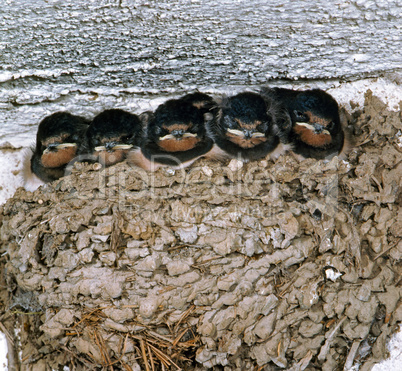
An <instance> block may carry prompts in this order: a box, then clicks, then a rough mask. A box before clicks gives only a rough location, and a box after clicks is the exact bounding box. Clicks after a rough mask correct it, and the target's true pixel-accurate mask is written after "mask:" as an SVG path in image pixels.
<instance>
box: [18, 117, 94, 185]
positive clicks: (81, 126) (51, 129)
mask: <svg viewBox="0 0 402 371" xmlns="http://www.w3.org/2000/svg"><path fill="white" fill-rule="evenodd" d="M88 124H89V122H88V121H87V120H86V119H84V118H82V117H79V116H75V115H72V114H70V113H68V112H56V113H53V114H52V115H50V116H47V117H45V118H44V119H43V120H42V121H41V122H40V123H39V126H38V131H37V134H36V145H35V147H34V148H32V152H33V154H32V156H27V158H26V160H25V161H24V168H23V178H24V187H25V189H27V190H28V191H34V190H35V189H36V188H38V187H39V186H40V185H43V184H44V183H48V182H52V181H54V180H56V179H59V178H61V177H62V176H63V175H64V173H65V170H66V166H67V165H68V164H69V163H70V162H71V161H73V159H74V158H75V157H76V156H77V154H78V153H79V152H80V151H82V148H85V147H86V141H85V131H86V129H87V128H88Z"/></svg>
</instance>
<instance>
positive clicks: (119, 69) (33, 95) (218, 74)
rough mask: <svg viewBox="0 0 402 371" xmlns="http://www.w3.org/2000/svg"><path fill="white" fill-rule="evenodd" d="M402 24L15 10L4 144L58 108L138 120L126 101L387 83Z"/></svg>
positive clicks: (338, 4) (350, 18) (254, 11)
mask: <svg viewBox="0 0 402 371" xmlns="http://www.w3.org/2000/svg"><path fill="white" fill-rule="evenodd" d="M4 2H5V4H4ZM401 15H402V2H401V1H400V0H391V1H380V0H377V1H367V0H357V1H335V2H329V1H326V0H319V1H315V2H311V1H307V0H299V1H292V0H285V1H281V2H279V1H271V2H267V1H265V0H251V1H233V0H221V1H201V0H199V1H197V0H192V1H190V0H181V1H180V0H179V1H178V0H176V1H166V0H165V1H159V0H149V1H145V0H138V1H133V0H131V1H130V0H120V1H118V0H113V1H112V0H108V1H101V0H99V1H88V0H65V1H55V0H49V1H43V0H42V1H31V0H20V1H13V0H5V1H3V4H2V6H1V8H0V25H1V26H0V30H1V34H0V35H1V41H0V86H1V89H0V120H1V121H2V122H3V126H2V128H0V142H2V140H1V139H2V138H3V139H4V137H5V136H7V134H9V133H10V132H13V131H17V132H24V131H25V132H27V133H30V134H32V133H33V132H34V131H35V130H34V129H33V127H32V126H33V125H36V124H37V121H38V120H39V119H40V118H42V117H43V116H44V114H45V113H50V112H52V111H54V110H55V109H56V108H60V107H62V108H64V109H69V110H71V109H73V108H74V107H77V108H76V110H77V111H78V112H77V113H83V114H86V115H90V114H91V113H92V112H91V109H92V108H91V107H95V108H93V110H94V111H97V110H100V108H102V107H104V106H105V104H106V105H107V104H109V105H111V104H112V103H111V100H112V101H113V104H120V105H122V106H123V107H124V108H130V107H129V105H128V106H127V104H126V105H125V104H123V103H122V102H118V101H116V99H115V98H116V97H124V96H125V95H127V94H129V95H131V96H133V94H134V95H135V96H137V97H139V98H142V97H150V96H151V95H155V94H156V95H160V94H164V95H167V94H174V93H181V92H184V91H188V90H191V89H194V88H196V87H198V88H200V89H201V90H204V91H210V92H214V91H218V92H220V91H222V90H224V91H227V90H228V91H232V90H233V89H236V88H241V87H243V86H253V85H258V84H262V83H266V82H267V81H270V80H271V81H272V79H278V80H280V79H304V78H305V79H331V78H336V79H356V78H359V77H362V76H368V75H370V76H378V75H379V74H381V73H382V72H383V71H393V70H396V69H397V68H400V67H401V63H400V62H401V60H402V55H401V50H400V45H401V44H400V41H401V33H400V25H401V23H400V19H401ZM88 92H95V93H96V94H95V93H94V97H92V98H94V99H92V100H90V101H89V102H86V101H82V99H81V98H82V95H83V94H86V93H88ZM99 96H100V97H101V98H105V97H110V96H112V98H110V99H111V100H110V99H109V100H107V99H106V101H107V102H106V103H105V101H104V100H102V99H100V100H98V101H97V102H94V100H96V99H95V98H98V97H99ZM69 99H70V100H71V99H72V101H71V102H69V103H68V102H67V101H68V100H69ZM49 102H56V103H57V107H50V106H49V107H47V105H48V103H49ZM66 102H67V103H66ZM96 104H98V107H96ZM37 105H40V108H39V109H38V107H37ZM87 106H90V107H89V108H88V107H87ZM133 108H141V104H139V107H138V105H137V107H135V104H134V107H133ZM46 109H47V111H48V112H47V111H46ZM16 126H17V129H16Z"/></svg>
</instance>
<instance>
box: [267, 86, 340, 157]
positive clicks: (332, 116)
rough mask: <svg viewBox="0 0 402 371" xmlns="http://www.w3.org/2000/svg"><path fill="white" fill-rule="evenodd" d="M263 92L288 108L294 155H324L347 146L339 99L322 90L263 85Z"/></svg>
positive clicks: (338, 151) (332, 154) (335, 152)
mask: <svg viewBox="0 0 402 371" xmlns="http://www.w3.org/2000/svg"><path fill="white" fill-rule="evenodd" d="M262 94H264V95H266V96H269V97H271V98H273V99H276V100H278V102H280V103H281V104H283V105H284V107H285V108H286V109H287V111H288V113H289V115H290V117H291V120H292V128H291V130H290V131H289V135H288V141H289V143H290V144H291V146H292V150H293V152H294V153H295V154H296V155H297V156H296V157H299V158H300V159H303V158H309V157H310V158H315V159H325V158H330V157H333V156H335V155H340V154H342V152H343V151H344V150H345V149H346V147H347V143H346V139H345V133H344V130H343V128H342V124H341V120H340V116H339V108H338V103H337V102H336V100H335V99H334V98H333V97H332V96H331V95H329V94H328V93H326V92H325V91H323V90H321V89H313V90H305V91H296V90H291V89H284V88H272V89H270V88H264V89H263V91H262Z"/></svg>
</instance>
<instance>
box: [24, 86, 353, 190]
mask: <svg viewBox="0 0 402 371" xmlns="http://www.w3.org/2000/svg"><path fill="white" fill-rule="evenodd" d="M348 147H349V145H348V140H347V138H346V135H345V125H344V124H343V123H341V120H340V115H339V107H338V104H337V102H336V101H335V99H334V98H333V97H332V96H331V95H329V94H328V93H326V92H324V91H323V90H320V89H313V90H304V91H297V90H290V89H284V88H268V87H264V88H261V89H260V90H259V91H258V92H257V91H256V92H242V93H239V94H237V95H233V96H230V97H223V98H220V99H219V100H217V99H214V98H212V97H210V96H209V95H207V94H204V93H200V92H196V93H192V94H186V95H184V96H183V97H181V98H179V99H170V100H167V101H166V102H165V103H163V104H161V105H160V106H159V107H158V108H157V109H156V110H155V111H154V112H144V113H142V114H140V115H139V116H138V115H136V114H133V113H130V112H127V111H124V110H121V109H108V110H105V111H103V112H101V113H100V114H98V115H97V116H95V117H94V118H93V120H92V121H88V120H86V119H84V118H82V117H79V116H75V115H72V114H70V113H68V112H56V113H53V114H52V115H50V116H48V117H46V118H45V119H43V120H42V121H41V122H40V124H39V127H38V131H37V136H36V145H35V148H33V149H32V152H33V153H32V156H29V157H28V161H27V164H26V166H25V170H24V180H25V181H24V183H25V188H26V189H28V190H34V189H36V188H37V187H38V186H39V185H41V184H43V183H47V182H51V181H54V180H56V179H58V178H60V177H62V176H63V175H64V174H65V169H66V166H67V165H69V164H71V163H72V162H74V161H77V160H78V161H98V162H100V163H102V164H103V165H104V166H110V165H113V164H115V163H117V162H120V161H124V160H126V159H127V161H128V162H129V163H130V164H132V165H136V166H139V167H141V168H143V169H146V170H149V171H153V170H155V169H157V168H159V167H160V166H170V167H184V166H188V165H190V164H192V163H193V162H194V161H195V160H197V159H198V158H200V157H206V158H209V159H212V160H225V159H228V158H237V159H240V160H242V161H250V160H258V159H262V158H264V157H266V156H267V155H269V156H270V157H271V158H277V157H278V156H279V155H280V154H282V153H284V152H285V151H292V152H293V153H294V154H295V155H296V156H297V157H299V158H309V157H310V158H315V159H326V158H330V157H332V156H335V155H338V156H339V155H342V154H344V153H345V152H346V150H347V148H348Z"/></svg>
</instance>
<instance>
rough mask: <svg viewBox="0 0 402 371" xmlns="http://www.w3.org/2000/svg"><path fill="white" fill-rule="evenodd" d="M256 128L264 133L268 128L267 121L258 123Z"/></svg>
mask: <svg viewBox="0 0 402 371" xmlns="http://www.w3.org/2000/svg"><path fill="white" fill-rule="evenodd" d="M256 129H257V131H259V132H261V133H265V132H266V131H267V130H268V123H267V122H263V123H262V124H260V125H258V126H257V128H256Z"/></svg>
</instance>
